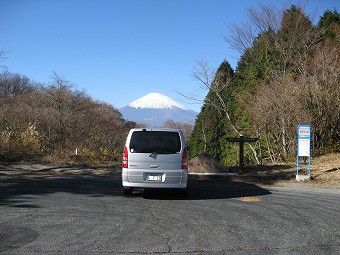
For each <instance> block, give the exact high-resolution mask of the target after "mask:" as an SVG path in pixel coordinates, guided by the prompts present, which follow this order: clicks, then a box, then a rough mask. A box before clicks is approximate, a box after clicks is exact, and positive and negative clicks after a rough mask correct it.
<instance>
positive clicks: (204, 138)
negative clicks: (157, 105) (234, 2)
mask: <svg viewBox="0 0 340 255" xmlns="http://www.w3.org/2000/svg"><path fill="white" fill-rule="evenodd" d="M247 16H248V18H249V21H248V23H246V24H242V25H241V24H233V25H230V26H228V29H229V32H230V36H228V37H226V38H225V41H226V43H227V44H228V45H229V46H230V47H232V48H233V49H234V50H237V51H238V52H239V53H240V54H241V57H240V59H239V61H238V64H237V67H236V69H235V70H233V69H232V68H231V66H230V64H229V63H228V61H223V62H222V63H221V65H220V66H219V68H217V69H216V70H215V69H213V68H211V67H210V66H209V65H208V63H207V62H206V61H204V60H196V61H195V68H194V70H193V77H194V78H195V79H196V80H197V81H199V83H200V84H201V86H202V87H204V88H205V89H206V90H207V96H206V97H205V99H204V101H203V106H202V108H201V111H200V113H199V115H198V117H197V119H196V122H195V125H194V127H193V128H192V130H190V129H191V127H188V126H187V125H185V124H184V123H173V122H172V121H171V120H169V122H168V126H169V127H170V126H171V127H181V126H183V125H184V127H185V133H186V137H188V139H187V142H188V145H189V146H190V150H189V157H190V158H192V157H194V156H196V155H198V154H200V153H203V152H206V153H209V154H210V155H212V156H213V157H214V158H216V159H218V160H220V161H221V162H222V163H223V164H225V165H236V164H237V163H238V145H237V144H235V143H230V142H228V139H227V138H230V137H239V136H240V135H243V136H247V137H255V138H258V140H257V141H256V142H254V143H247V144H246V146H245V163H246V164H266V163H273V162H274V163H275V162H282V161H289V160H292V159H294V156H295V153H296V131H297V126H298V124H299V123H308V124H311V126H312V132H313V141H312V142H313V146H312V150H313V155H322V154H325V153H328V152H339V151H340V146H339V139H340V131H339V127H340V89H339V73H340V68H339V63H340V61H339V53H340V52H339V44H340V15H339V13H338V12H337V11H336V10H333V11H330V10H327V11H325V12H324V14H323V16H322V17H319V20H318V22H317V23H316V25H314V24H313V22H312V21H311V20H310V18H309V16H307V15H306V14H305V13H304V12H303V10H302V9H301V8H299V7H296V6H291V7H290V8H289V9H286V10H279V9H275V8H274V7H268V6H265V5H263V4H259V6H258V7H257V8H249V9H248V10H247ZM5 55H6V53H5V51H1V52H0V60H1V61H2V62H5ZM0 68H1V69H2V70H1V69H0V71H1V72H0V160H42V159H43V160H47V161H50V162H55V161H57V160H66V161H67V160H74V161H78V162H103V161H110V162H119V161H120V160H121V152H122V148H123V144H124V142H125V139H126V135H127V133H128V131H129V130H130V128H133V127H136V126H138V124H137V123H133V122H129V121H126V120H124V119H123V118H122V115H121V114H120V113H119V111H118V110H117V109H115V108H114V107H113V106H112V105H110V104H108V103H105V102H99V101H95V100H93V99H92V98H91V97H90V96H89V95H87V94H86V92H85V91H79V90H77V89H74V86H73V84H72V82H70V81H67V80H65V79H64V78H63V77H62V76H61V75H60V74H58V73H56V72H53V73H52V75H51V82H50V83H49V84H40V83H37V82H34V81H32V80H30V78H29V77H26V76H25V75H22V74H15V73H11V72H10V71H9V70H7V69H6V68H4V67H0ZM186 98H187V99H190V100H192V101H197V100H198V99H197V98H196V97H194V96H190V95H187V96H186Z"/></svg>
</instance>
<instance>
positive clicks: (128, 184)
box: [123, 181, 187, 189]
mask: <svg viewBox="0 0 340 255" xmlns="http://www.w3.org/2000/svg"><path fill="white" fill-rule="evenodd" d="M123 187H124V188H125V187H130V188H142V189H143V188H145V189H148V188H155V189H186V188H187V183H179V184H173V183H171V184H165V183H131V182H124V181H123Z"/></svg>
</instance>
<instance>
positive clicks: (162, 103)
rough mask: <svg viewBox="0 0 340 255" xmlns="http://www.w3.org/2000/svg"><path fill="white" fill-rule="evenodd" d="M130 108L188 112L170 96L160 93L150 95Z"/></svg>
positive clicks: (131, 104)
mask: <svg viewBox="0 0 340 255" xmlns="http://www.w3.org/2000/svg"><path fill="white" fill-rule="evenodd" d="M128 106H130V107H133V108H136V109H138V108H140V109H174V108H180V109H182V110H188V108H186V107H185V106H183V105H181V104H180V103H178V102H176V101H175V100H173V99H171V98H170V97H168V96H165V95H163V94H160V93H149V94H147V95H145V96H143V97H141V98H139V99H137V100H135V101H133V102H132V103H130V104H129V105H128Z"/></svg>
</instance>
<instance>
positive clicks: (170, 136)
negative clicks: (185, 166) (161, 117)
mask: <svg viewBox="0 0 340 255" xmlns="http://www.w3.org/2000/svg"><path fill="white" fill-rule="evenodd" d="M180 151H181V140H180V137H179V134H178V133H177V132H167V131H135V132H133V133H132V136H131V140H130V152H135V153H158V154H173V153H179V152H180Z"/></svg>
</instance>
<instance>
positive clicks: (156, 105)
mask: <svg viewBox="0 0 340 255" xmlns="http://www.w3.org/2000/svg"><path fill="white" fill-rule="evenodd" d="M119 111H120V112H121V114H122V115H123V118H124V119H126V120H129V121H134V122H138V123H144V124H146V125H147V127H162V126H163V125H164V122H166V121H167V120H173V121H175V122H183V123H189V124H194V122H195V119H196V116H197V112H195V111H193V110H190V109H188V108H187V107H185V106H183V105H181V104H180V103H178V102H176V101H175V100H173V99H171V98H170V97H168V96H165V95H163V94H160V93H149V94H147V95H145V96H143V97H141V98H139V99H137V100H135V101H133V102H131V103H130V104H128V105H127V106H125V107H123V108H121V109H119Z"/></svg>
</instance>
